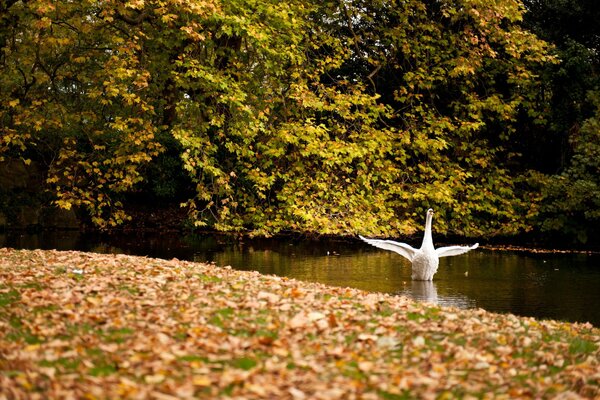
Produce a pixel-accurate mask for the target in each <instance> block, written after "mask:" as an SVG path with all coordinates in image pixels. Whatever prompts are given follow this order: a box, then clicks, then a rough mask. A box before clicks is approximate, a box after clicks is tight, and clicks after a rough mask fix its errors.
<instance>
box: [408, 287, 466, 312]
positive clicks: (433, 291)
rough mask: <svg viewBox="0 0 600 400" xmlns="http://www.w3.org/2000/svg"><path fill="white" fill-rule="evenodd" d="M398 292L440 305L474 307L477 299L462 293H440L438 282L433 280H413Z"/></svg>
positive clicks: (417, 299) (414, 298)
mask: <svg viewBox="0 0 600 400" xmlns="http://www.w3.org/2000/svg"><path fill="white" fill-rule="evenodd" d="M398 294H400V295H403V296H407V297H410V298H411V299H413V300H416V301H422V302H427V303H431V304H436V305H440V306H451V307H458V308H474V307H476V303H475V300H473V299H469V298H468V297H466V296H464V295H460V294H456V295H452V294H447V295H439V296H438V292H437V287H436V284H435V283H434V282H433V281H412V282H411V285H410V288H407V289H405V290H402V291H400V292H399V293H398Z"/></svg>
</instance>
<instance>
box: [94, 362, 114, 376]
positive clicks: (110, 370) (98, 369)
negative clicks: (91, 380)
mask: <svg viewBox="0 0 600 400" xmlns="http://www.w3.org/2000/svg"><path fill="white" fill-rule="evenodd" d="M115 372H117V367H115V365H114V364H110V363H104V362H100V363H99V364H96V365H94V366H93V367H92V368H91V369H90V370H89V374H90V375H91V376H98V377H102V376H108V375H112V374H114V373H115Z"/></svg>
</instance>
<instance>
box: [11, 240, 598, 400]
mask: <svg viewBox="0 0 600 400" xmlns="http://www.w3.org/2000/svg"><path fill="white" fill-rule="evenodd" d="M599 347H600V330H598V329H597V328H594V327H592V326H591V325H589V324H570V323H562V322H556V321H538V320H535V319H532V318H520V317H516V316H513V315H499V314H493V313H489V312H485V311H483V310H467V311H465V310H457V309H448V308H439V307H434V306H431V305H427V304H419V303H415V302H413V301H411V300H408V299H406V298H403V297H395V296H390V295H385V294H375V293H366V292H362V291H359V290H354V289H345V288H334V287H327V286H323V285H319V284H310V283H303V282H299V281H295V280H291V279H285V278H279V277H273V276H264V275H260V274H258V273H252V272H241V271H236V270H233V269H231V268H220V267H217V266H214V265H206V264H199V263H192V262H185V261H179V260H171V261H166V260H157V259H149V258H143V257H132V256H125V255H100V254H91V253H79V252H57V251H41V250H36V251H16V250H10V249H0V399H6V398H8V399H13V398H14V399H24V398H27V399H30V398H32V399H35V398H40V399H42V398H43V399H46V398H55V399H58V398H60V399H69V398H88V399H114V398H155V399H172V398H183V399H185V398H197V397H200V398H202V397H205V398H215V397H232V398H247V399H252V398H280V399H286V398H288V399H336V398H343V399H353V398H363V399H376V398H381V399H403V398H425V399H427V398H432V399H445V398H456V397H459V398H469V397H472V398H503V397H504V398H553V397H555V396H557V395H560V396H561V397H562V398H579V397H584V398H594V397H597V396H600V351H599Z"/></svg>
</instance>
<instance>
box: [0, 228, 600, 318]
mask: <svg viewBox="0 0 600 400" xmlns="http://www.w3.org/2000/svg"><path fill="white" fill-rule="evenodd" d="M417 244H418V243H414V244H413V245H417ZM0 247H13V248H31V249H33V248H41V249H52V248H55V249H59V250H82V251H92V252H101V253H126V254H133V255H144V256H150V257H159V258H166V259H170V258H179V259H187V260H194V261H200V262H205V261H208V262H214V263H216V264H217V265H220V266H224V265H230V266H232V267H233V268H236V269H240V270H256V271H259V272H261V273H265V274H275V275H279V276H286V277H290V278H296V279H299V280H303V281H310V282H321V283H325V284H328V285H334V286H349V287H354V288H358V289H363V290H367V291H378V292H385V293H390V294H395V295H405V296H409V297H412V298H414V299H416V300H420V301H429V302H433V303H437V304H439V305H448V306H455V307H460V308H475V307H479V308H483V309H485V310H488V311H494V312H501V313H513V314H516V315H521V316H531V317H536V318H543V319H547V318H551V319H558V320H563V321H570V322H591V323H592V324H594V325H595V326H600V255H597V254H594V255H588V254H572V253H570V254H561V253H527V252H515V251H493V250H487V249H485V248H483V249H482V248H479V249H477V250H474V251H471V252H469V253H467V254H465V255H461V256H457V257H447V258H442V259H440V267H439V269H438V273H437V274H436V275H435V277H434V281H433V282H417V281H412V280H411V278H410V276H411V267H410V263H408V262H407V261H406V260H404V259H403V258H401V257H400V256H399V255H397V254H395V253H392V252H388V251H384V250H379V249H376V248H374V247H371V246H369V245H367V244H365V243H362V242H360V241H358V240H351V239H345V240H340V239H337V240H336V239H320V240H308V239H306V240H298V239H244V240H243V241H236V240H233V239H230V238H228V237H226V236H221V235H204V236H203V235H187V236H186V235H177V234H168V235H164V236H160V235H158V234H153V235H152V234H145V235H139V234H138V235H136V234H130V235H124V234H122V235H118V236H99V235H89V234H80V233H77V232H47V233H41V234H9V233H6V234H0Z"/></svg>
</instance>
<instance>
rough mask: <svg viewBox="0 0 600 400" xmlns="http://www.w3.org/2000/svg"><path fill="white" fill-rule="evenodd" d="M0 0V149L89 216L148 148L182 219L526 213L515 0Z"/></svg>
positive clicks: (531, 57) (524, 105)
mask: <svg viewBox="0 0 600 400" xmlns="http://www.w3.org/2000/svg"><path fill="white" fill-rule="evenodd" d="M3 4H6V7H5V10H4V12H5V13H8V14H7V15H9V16H10V18H5V19H3V20H2V21H11V22H10V23H8V22H7V23H5V24H4V25H3V27H2V30H0V34H2V41H1V42H0V44H3V50H4V53H3V54H4V58H3V64H2V78H0V79H2V80H3V81H2V83H3V85H2V89H1V90H2V92H1V94H0V96H1V102H0V103H1V104H2V109H1V110H0V118H1V119H2V121H3V122H4V124H3V128H2V129H3V131H2V142H1V143H2V144H3V148H2V149H1V152H2V153H4V154H13V155H18V156H21V157H23V158H24V159H31V158H37V159H43V160H44V161H45V163H46V165H48V180H47V182H48V184H49V185H50V187H51V189H52V190H53V192H54V194H55V196H56V204H58V205H60V206H61V207H65V208H68V207H73V206H78V207H84V208H86V209H87V211H88V212H89V213H90V215H91V216H92V220H93V222H94V223H95V224H97V225H99V226H111V225H115V224H118V223H120V222H122V221H123V220H124V219H125V218H126V216H125V214H124V212H123V210H122V200H123V198H125V197H126V195H127V194H128V193H131V192H132V191H135V190H137V189H136V188H139V187H140V186H139V184H140V182H141V181H142V180H143V179H144V178H145V176H144V174H145V173H146V172H145V171H148V169H147V167H148V166H150V165H153V163H156V160H157V159H158V158H157V157H158V156H159V154H161V152H165V149H166V150H167V152H168V154H179V155H180V159H181V165H182V167H183V168H184V169H185V172H186V173H187V175H188V177H189V180H190V182H191V184H192V185H193V187H192V191H193V193H194V195H193V196H192V198H190V199H189V200H188V201H187V202H185V204H186V205H187V207H188V208H189V210H190V212H191V216H192V219H193V221H194V222H195V224H196V225H197V226H205V225H207V224H208V225H211V226H213V227H215V228H217V229H220V230H235V231H240V230H252V231H253V232H255V233H258V234H272V233H275V232H278V231H280V230H285V229H293V230H300V231H304V232H318V233H348V232H358V231H361V232H364V233H372V234H381V235H397V234H410V233H412V232H414V231H415V230H416V229H417V228H418V227H419V226H420V225H421V224H422V221H421V215H422V211H423V210H424V209H426V208H428V207H431V206H433V207H435V208H437V209H438V210H439V211H440V212H441V213H443V214H444V213H445V214H447V217H448V218H445V220H451V221H455V222H453V224H450V225H444V224H440V225H439V226H440V230H441V231H448V230H450V231H453V232H455V233H460V234H471V235H474V234H482V233H496V234H498V233H514V232H516V231H519V230H521V229H527V228H528V226H527V224H526V223H524V222H523V221H521V220H520V219H519V218H518V217H519V215H520V214H521V213H522V212H523V208H524V207H526V203H525V200H524V199H522V198H520V197H519V195H518V193H517V191H516V188H515V180H516V179H517V178H518V177H519V175H518V173H519V172H518V171H516V172H515V170H514V169H513V168H512V165H513V164H514V163H515V162H516V163H518V158H516V157H515V156H514V154H513V153H512V151H511V148H510V141H511V140H512V139H513V138H514V137H515V136H516V133H515V132H516V125H517V119H518V115H519V113H526V114H527V115H529V116H530V117H531V118H533V119H536V118H541V117H540V116H539V115H538V111H537V110H536V108H535V105H536V103H535V102H534V101H533V100H534V96H535V94H536V85H537V84H538V77H537V76H536V75H535V74H534V73H533V71H534V70H535V68H537V66H538V65H540V64H544V63H547V62H550V61H551V60H552V58H551V57H549V56H548V55H547V45H546V44H545V42H542V41H540V40H538V39H537V38H536V37H535V36H534V35H532V34H530V33H528V32H527V31H525V30H523V29H522V28H521V26H520V25H521V19H522V13H523V9H522V8H521V6H520V5H519V3H518V2H516V1H513V0H503V1H489V0H460V1H455V2H447V1H429V2H422V1H417V0H409V1H403V2H395V1H391V2H382V1H369V2H367V1H364V2H363V1H360V0H356V1H352V2H325V3H322V2H316V1H314V2H313V1H309V0H295V1H291V2H280V1H273V0H263V1H260V2H257V1H253V0H219V1H216V0H215V1H194V2H191V1H190V2H181V1H178V0H146V1H144V0H136V1H128V2H117V1H108V0H107V1H103V2H97V1H90V0H88V1H82V2H66V1H59V2H49V1H43V0H38V1H34V2H16V3H10V4H9V3H7V2H5V3H3ZM506 160H508V161H506ZM515 160H516V161H515ZM511 163H513V164H511Z"/></svg>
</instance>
